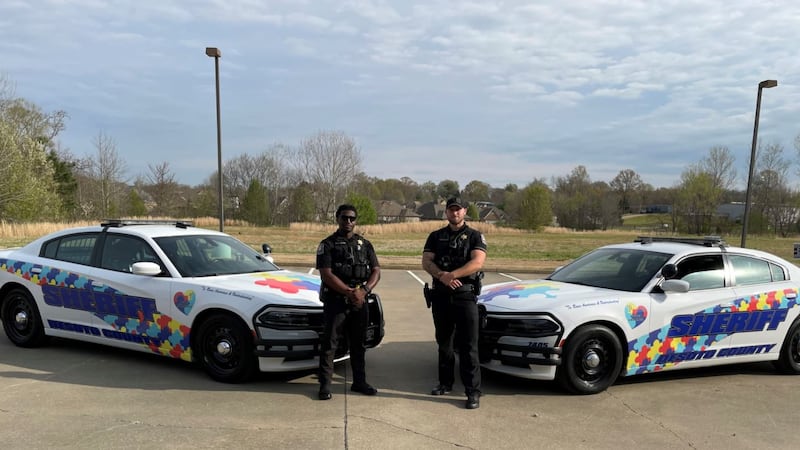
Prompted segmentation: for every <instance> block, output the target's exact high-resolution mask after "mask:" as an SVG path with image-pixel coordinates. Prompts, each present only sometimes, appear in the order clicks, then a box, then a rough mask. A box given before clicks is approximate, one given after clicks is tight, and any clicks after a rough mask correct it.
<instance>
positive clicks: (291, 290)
mask: <svg viewBox="0 0 800 450" xmlns="http://www.w3.org/2000/svg"><path fill="white" fill-rule="evenodd" d="M194 280H195V284H196V287H197V288H199V290H200V291H201V292H202V293H205V294H212V293H216V294H222V295H228V296H231V297H238V298H242V299H248V300H254V299H258V300H260V301H265V302H267V303H270V304H285V305H295V306H322V303H321V302H320V301H319V287H320V284H321V281H320V278H319V277H317V276H314V275H307V274H303V273H299V272H292V271H289V270H277V271H272V272H258V273H247V274H237V275H220V276H216V277H204V278H195V279H194Z"/></svg>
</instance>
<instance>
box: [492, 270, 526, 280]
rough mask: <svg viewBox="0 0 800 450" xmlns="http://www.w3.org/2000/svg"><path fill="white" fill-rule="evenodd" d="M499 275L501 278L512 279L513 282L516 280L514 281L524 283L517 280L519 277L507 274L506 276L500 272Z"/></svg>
mask: <svg viewBox="0 0 800 450" xmlns="http://www.w3.org/2000/svg"><path fill="white" fill-rule="evenodd" d="M498 275H500V276H501V277H506V278H511V279H512V280H514V281H522V280H521V279H520V278H517V277H514V276H511V275H506V274H504V273H499V272H498Z"/></svg>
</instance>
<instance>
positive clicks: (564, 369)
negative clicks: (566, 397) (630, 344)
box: [558, 325, 622, 394]
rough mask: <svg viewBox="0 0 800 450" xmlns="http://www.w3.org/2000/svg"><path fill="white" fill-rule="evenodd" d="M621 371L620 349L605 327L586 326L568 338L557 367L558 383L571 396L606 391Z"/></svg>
mask: <svg viewBox="0 0 800 450" xmlns="http://www.w3.org/2000/svg"><path fill="white" fill-rule="evenodd" d="M621 369H622V346H621V344H620V342H619V339H618V338H617V335H616V334H614V332H613V331H611V330H610V329H609V328H608V327H605V326H603V325H585V326H583V327H580V328H578V329H577V330H576V331H575V333H573V335H572V336H571V337H570V338H569V339H567V343H566V345H565V348H564V354H563V357H562V360H561V367H559V371H558V377H559V382H560V383H561V385H562V386H564V388H565V389H567V390H568V391H569V392H572V393H574V394H596V393H598V392H602V391H604V390H606V389H607V388H608V387H609V386H611V384H612V383H614V381H615V380H616V379H617V376H619V373H620V370H621Z"/></svg>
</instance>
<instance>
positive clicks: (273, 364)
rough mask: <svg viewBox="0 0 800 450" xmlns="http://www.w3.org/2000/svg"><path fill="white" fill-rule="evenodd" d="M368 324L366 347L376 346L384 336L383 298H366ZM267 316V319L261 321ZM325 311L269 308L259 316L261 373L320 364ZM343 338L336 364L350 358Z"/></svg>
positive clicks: (257, 349) (256, 320) (256, 322)
mask: <svg viewBox="0 0 800 450" xmlns="http://www.w3.org/2000/svg"><path fill="white" fill-rule="evenodd" d="M366 307H367V308H368V309H367V311H368V325H367V329H366V330H365V337H366V346H367V348H373V347H376V346H377V345H378V344H380V343H381V341H382V340H383V336H384V319H383V306H382V304H381V301H380V298H379V297H378V296H377V295H375V294H371V295H370V296H369V297H368V298H367V303H366ZM265 315H268V317H269V319H268V320H261V319H260V318H262V317H264V316H265ZM324 321H325V318H324V314H323V311H322V308H319V307H315V308H308V307H291V306H283V305H269V306H266V307H264V308H262V309H261V310H259V311H258V313H256V315H255V317H254V320H253V325H254V328H255V331H256V336H255V339H256V341H255V354H256V356H257V357H258V361H259V368H260V370H261V371H262V372H288V371H293V370H305V369H313V368H316V367H318V365H319V352H320V342H321V339H322V338H323V337H324V326H325V325H324ZM348 357H349V356H348V349H347V344H346V341H345V340H344V339H342V340H341V342H340V343H339V348H338V349H337V351H336V356H335V361H336V362H338V361H342V360H345V359H347V358H348Z"/></svg>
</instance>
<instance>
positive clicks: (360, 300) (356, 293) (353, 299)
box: [348, 289, 367, 309]
mask: <svg viewBox="0 0 800 450" xmlns="http://www.w3.org/2000/svg"><path fill="white" fill-rule="evenodd" d="M366 298H367V291H365V290H363V289H353V290H352V291H350V294H349V295H348V299H349V300H350V304H351V305H352V306H353V307H354V308H355V309H361V307H362V306H364V301H365V300H366Z"/></svg>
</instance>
